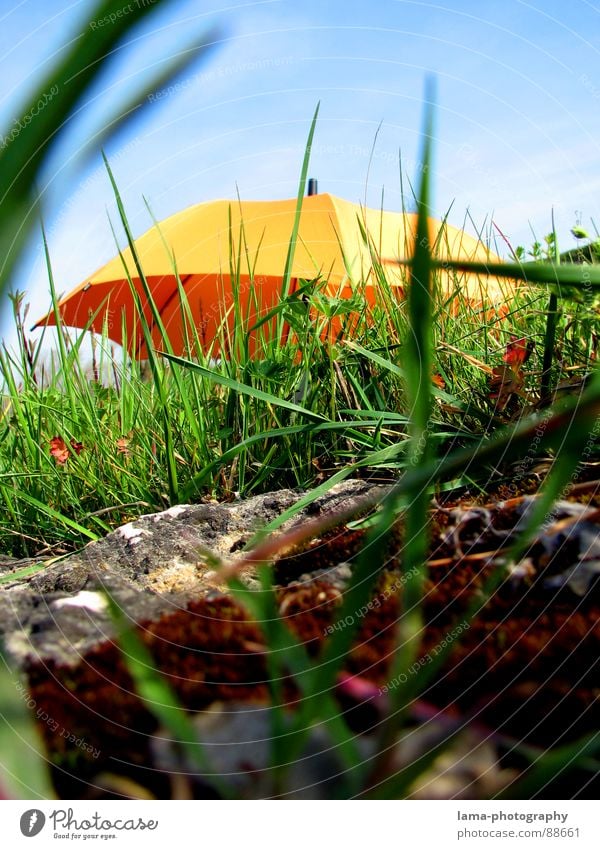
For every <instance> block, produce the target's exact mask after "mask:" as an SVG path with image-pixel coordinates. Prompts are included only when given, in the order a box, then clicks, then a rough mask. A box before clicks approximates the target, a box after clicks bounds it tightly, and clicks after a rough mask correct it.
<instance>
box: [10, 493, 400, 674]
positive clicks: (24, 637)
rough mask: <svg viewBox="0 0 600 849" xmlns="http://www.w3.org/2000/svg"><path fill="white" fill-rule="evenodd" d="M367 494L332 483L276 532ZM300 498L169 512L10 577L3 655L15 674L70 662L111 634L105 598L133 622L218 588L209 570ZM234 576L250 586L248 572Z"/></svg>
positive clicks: (276, 496)
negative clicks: (31, 666) (38, 664)
mask: <svg viewBox="0 0 600 849" xmlns="http://www.w3.org/2000/svg"><path fill="white" fill-rule="evenodd" d="M376 489H381V492H382V493H383V492H384V491H385V488H384V487H380V488H376ZM372 491H373V486H372V485H369V484H368V483H365V482H362V481H347V482H344V483H342V484H338V485H337V486H335V487H333V488H332V489H331V491H330V492H329V493H327V494H325V495H323V496H321V497H319V498H318V499H317V500H316V501H315V502H313V503H312V504H311V505H310V506H309V507H305V508H303V510H302V511H301V512H300V513H299V514H298V516H296V517H293V518H292V519H289V520H288V521H287V522H286V523H285V524H284V525H283V526H282V529H281V531H283V530H285V529H286V528H289V527H290V526H291V525H292V524H294V523H297V522H302V521H303V518H307V517H310V518H312V517H314V516H315V515H320V514H324V513H327V512H328V511H331V510H335V509H338V508H339V507H341V506H342V505H345V506H348V504H349V503H351V501H352V499H356V498H358V497H360V496H363V495H366V494H368V493H370V492H372ZM303 495H304V493H302V492H293V491H291V490H280V491H278V492H271V493H267V494H265V495H259V496H255V497H253V498H249V499H246V500H243V501H242V500H241V501H236V502H232V503H229V504H220V503H216V502H215V503H205V504H195V505H189V504H184V505H178V506H175V507H171V508H169V509H168V510H164V511H162V512H160V513H152V514H149V515H146V516H141V517H139V518H138V519H135V520H133V521H131V522H129V523H127V524H126V525H123V526H121V527H120V528H117V530H115V531H113V532H112V533H110V534H108V535H107V536H106V537H105V538H104V539H101V540H99V541H98V542H91V543H89V544H88V545H87V546H86V547H85V548H84V549H82V550H81V551H79V552H77V553H75V554H73V555H71V556H69V557H67V558H65V559H62V560H59V561H58V562H51V565H49V566H48V567H47V568H45V569H43V570H42V571H40V572H37V573H36V574H34V575H33V576H30V577H25V578H18V577H15V581H14V583H13V582H8V583H6V584H5V585H4V587H3V589H2V591H1V592H0V635H4V637H5V643H6V647H7V649H8V652H9V655H10V656H11V658H12V660H13V662H15V663H16V664H17V666H19V667H23V666H25V664H26V662H27V661H28V660H30V661H31V660H32V659H34V660H35V659H38V660H42V661H45V660H50V659H51V660H53V661H55V662H56V663H58V664H65V663H66V664H74V663H77V662H78V659H79V658H80V657H81V656H82V655H83V654H85V652H86V651H88V650H89V649H91V648H92V647H93V646H95V645H97V644H98V643H100V642H102V641H103V640H105V639H107V638H111V637H112V635H113V633H114V631H113V625H112V621H111V617H110V615H109V613H108V611H107V609H106V607H105V605H104V600H105V596H104V593H105V592H108V593H110V594H111V595H112V596H113V598H115V600H116V601H117V602H118V603H119V604H120V605H121V607H122V609H123V610H125V612H126V614H127V616H128V618H130V619H131V620H132V621H134V622H139V621H143V620H155V619H157V618H158V617H159V616H160V615H161V614H163V613H165V612H168V611H170V610H173V608H174V606H175V607H185V606H186V604H187V603H188V602H189V601H190V600H191V599H193V598H197V597H199V596H201V595H202V594H205V593H207V592H209V591H210V590H214V589H219V588H220V587H219V584H218V583H217V579H216V571H215V567H216V566H217V565H218V563H219V562H225V561H231V560H235V559H236V558H239V557H241V556H242V550H243V549H244V547H245V545H246V543H247V542H248V541H249V540H250V539H251V538H252V537H253V535H254V534H255V533H256V532H257V531H258V530H260V528H262V527H264V526H265V525H266V524H268V523H269V522H271V521H272V520H274V519H275V518H277V517H278V516H280V515H281V513H283V512H284V511H285V510H287V509H288V508H289V507H291V506H292V505H293V504H295V503H296V502H297V501H298V500H299V499H300V498H301V497H302V496H303ZM9 565H12V564H9ZM322 571H323V570H320V573H322ZM338 571H339V570H337V571H336V572H332V581H334V582H335V583H337V584H339V583H340V580H341V579H342V576H345V577H346V578H347V576H348V575H349V571H348V569H347V567H346V568H345V570H344V568H343V569H342V571H341V572H339V574H338ZM243 577H244V579H245V580H246V582H249V583H250V584H251V583H252V580H253V576H252V572H251V570H250V569H246V571H245V573H243ZM308 577H309V576H305V578H308ZM320 577H322V574H320Z"/></svg>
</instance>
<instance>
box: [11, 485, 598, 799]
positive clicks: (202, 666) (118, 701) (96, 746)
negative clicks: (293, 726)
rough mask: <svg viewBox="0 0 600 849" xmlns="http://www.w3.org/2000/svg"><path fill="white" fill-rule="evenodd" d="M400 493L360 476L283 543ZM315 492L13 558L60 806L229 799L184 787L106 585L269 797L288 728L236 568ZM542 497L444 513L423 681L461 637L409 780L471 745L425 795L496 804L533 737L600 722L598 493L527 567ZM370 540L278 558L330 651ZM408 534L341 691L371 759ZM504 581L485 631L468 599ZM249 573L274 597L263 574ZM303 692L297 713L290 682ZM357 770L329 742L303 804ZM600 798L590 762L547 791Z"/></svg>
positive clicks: (318, 756) (242, 773)
mask: <svg viewBox="0 0 600 849" xmlns="http://www.w3.org/2000/svg"><path fill="white" fill-rule="evenodd" d="M385 492H386V487H383V486H373V485H371V484H369V483H367V482H364V481H350V482H346V483H344V484H341V485H339V486H337V487H335V488H334V489H333V490H331V491H330V493H328V494H327V495H325V496H322V497H321V498H320V499H318V500H317V501H316V502H314V503H312V504H311V505H310V506H309V507H307V508H304V509H303V510H302V511H301V512H300V513H299V514H298V515H297V516H296V517H294V518H292V519H290V520H288V521H287V522H286V523H284V525H283V526H282V528H281V529H280V530H279V531H278V532H277V533H278V534H279V538H280V539H281V538H282V537H283V535H284V534H286V532H289V530H290V528H296V529H301V528H303V527H307V525H308V523H310V522H314V520H315V519H319V518H323V517H327V516H331V515H332V514H336V515H337V513H338V512H339V511H340V510H345V511H348V508H352V507H353V508H354V509H355V510H359V507H360V505H361V504H362V505H363V509H362V512H363V513H364V512H365V509H366V502H365V499H366V500H367V501H368V502H369V504H370V505H371V506H372V505H373V504H376V503H377V502H378V501H379V500H380V499H381V497H382V496H383V495H384V494H385ZM300 497H301V493H295V492H292V491H289V490H283V491H280V492H275V493H270V494H267V495H262V496H257V497H255V498H251V499H248V500H247V501H239V502H233V503H230V504H216V503H210V504H199V505H181V506H178V507H173V508H171V509H170V510H167V511H165V512H163V513H157V514H153V515H149V516H144V517H141V518H140V519H137V520H135V521H133V522H131V523H129V524H128V525H125V526H123V527H121V528H119V529H118V530H116V531H114V532H113V533H111V534H110V535H109V536H108V537H106V538H105V539H103V540H101V541H99V542H96V543H91V544H89V545H88V546H86V547H85V548H84V549H83V550H82V551H81V552H79V553H77V554H73V555H71V556H69V557H68V558H64V559H62V560H59V561H58V562H54V563H51V564H50V565H46V566H45V567H44V568H41V569H40V570H39V571H33V570H35V568H36V564H35V563H31V564H22V563H20V564H15V563H10V562H5V563H4V566H3V571H2V578H3V584H2V588H1V589H0V628H1V629H2V633H3V636H4V639H5V645H6V648H7V651H8V654H9V657H10V658H11V660H12V661H13V663H14V664H15V666H16V667H17V668H18V669H19V670H21V671H22V673H23V674H24V675H25V676H26V679H27V682H28V686H29V693H30V697H31V700H32V701H33V704H34V705H35V712H36V715H37V716H38V721H39V725H40V729H41V731H42V733H43V735H44V738H45V741H46V745H47V747H48V751H49V753H50V757H51V759H52V762H53V764H54V780H55V784H56V787H57V790H58V792H59V793H60V795H61V796H63V797H70V798H74V797H79V796H82V797H89V796H93V795H98V794H100V795H108V796H110V795H117V796H118V795H123V794H125V795H127V794H128V793H131V794H133V795H135V794H136V793H137V794H138V795H143V794H144V793H148V794H154V795H156V796H159V797H165V796H172V795H175V796H177V797H186V796H192V797H193V796H195V797H202V796H205V795H210V794H211V793H213V792H214V788H212V787H211V786H209V784H210V783H209V784H207V783H206V781H199V780H197V779H194V778H193V777H190V776H189V775H187V776H186V775H185V773H187V772H193V770H191V769H190V768H189V767H190V765H189V764H186V763H185V757H184V756H182V755H181V754H180V753H178V752H177V751H176V750H175V749H174V748H173V746H172V745H170V744H168V743H167V742H166V741H165V739H164V735H162V734H161V729H160V727H159V726H158V723H157V720H156V719H155V718H154V717H153V716H151V715H150V714H149V713H148V712H147V710H146V709H145V708H144V706H143V705H142V703H141V702H140V700H139V699H138V698H137V696H136V695H135V693H134V688H133V684H132V681H131V678H130V676H129V674H128V672H127V669H126V667H125V665H124V663H123V661H122V658H121V655H120V652H119V649H118V648H117V646H116V644H115V631H114V627H115V626H114V624H113V620H112V619H111V616H110V614H109V611H108V609H107V603H106V597H105V591H108V592H109V593H110V594H111V595H112V596H113V598H115V600H116V601H117V602H118V603H119V605H120V606H121V608H122V609H123V610H124V611H125V612H126V614H127V616H128V617H129V618H130V619H131V621H132V622H135V623H138V625H139V633H140V634H141V635H142V637H143V640H144V642H145V644H146V646H147V647H148V649H149V650H150V652H151V654H152V656H153V658H154V661H155V663H156V665H157V667H158V668H159V669H160V670H161V671H162V672H163V673H164V674H166V675H167V677H168V680H169V681H170V683H171V684H172V686H173V687H174V689H175V690H176V691H177V694H178V696H179V698H180V700H181V702H182V703H183V704H184V705H185V706H186V707H188V708H189V709H190V710H193V711H195V712H197V716H196V719H195V722H196V724H197V726H198V733H199V736H200V738H201V739H203V740H204V741H205V742H207V743H208V744H209V748H210V747H212V751H213V753H214V754H215V757H216V766H215V769H218V771H220V772H223V773H235V778H233V779H231V780H232V782H233V785H234V787H235V792H236V793H237V794H238V795H242V796H253V797H257V796H258V797H262V796H265V795H270V789H269V783H268V780H269V776H268V772H267V771H266V769H265V768H266V764H267V757H268V747H267V746H266V745H265V744H264V742H263V743H262V744H261V743H260V741H261V740H262V741H264V740H265V739H266V738H268V735H269V725H268V715H267V711H266V710H265V706H266V703H267V696H268V692H267V686H266V683H265V679H266V655H267V651H268V649H267V646H266V645H265V638H264V635H263V633H262V631H261V628H260V625H259V624H257V623H256V622H254V621H253V620H252V618H251V617H250V615H249V614H248V613H247V612H246V611H245V610H244V608H243V607H242V606H241V605H240V603H239V602H237V601H235V600H234V599H233V597H232V596H231V594H230V593H229V592H228V591H227V588H226V586H225V585H224V583H223V582H222V580H221V578H220V575H219V572H218V567H219V563H222V562H228V563H229V562H235V561H236V559H237V560H238V562H241V561H242V559H243V558H244V556H245V555H244V551H243V549H244V546H245V545H246V543H247V542H248V541H249V540H250V539H251V538H252V536H253V535H254V533H255V532H256V531H257V530H259V529H260V527H262V526H264V525H265V524H266V523H267V522H269V521H271V520H273V519H274V518H276V517H277V516H279V515H281V513H282V512H283V511H285V510H287V509H288V508H290V507H291V506H292V505H293V504H295V503H296V501H297V500H298V499H299V498H300ZM531 503H532V499H531V497H522V498H513V499H509V500H504V501H503V500H502V499H501V498H499V499H496V500H495V501H494V502H492V503H490V504H482V503H475V502H473V501H471V500H469V499H466V498H463V499H462V500H461V499H455V500H454V501H453V502H452V503H450V502H446V503H445V504H444V505H437V506H436V507H435V508H434V510H433V511H432V517H431V518H432V543H431V550H430V554H429V565H428V579H427V583H426V587H425V593H426V594H425V601H424V615H425V620H426V627H425V629H424V636H423V644H422V650H421V657H420V659H419V661H418V664H419V666H418V667H416V668H414V669H412V670H407V673H406V674H407V675H417V674H418V670H419V668H423V667H426V666H427V665H428V664H429V663H430V662H431V660H432V658H434V657H436V654H437V653H438V652H439V650H440V646H443V645H446V644H447V643H448V641H450V642H452V643H453V652H452V654H451V655H450V657H449V660H447V662H446V663H445V665H444V667H443V669H442V670H441V671H440V672H438V673H436V675H435V676H434V679H433V680H432V682H431V683H430V684H429V685H428V686H427V688H426V690H425V691H424V692H423V693H421V695H420V698H419V699H418V700H417V701H416V702H414V703H413V704H412V705H411V706H410V709H409V712H408V725H407V728H406V729H405V731H404V733H403V737H402V739H401V740H400V741H399V743H398V744H397V752H396V753H395V755H394V759H392V768H394V769H400V768H401V767H402V764H406V763H408V762H410V759H411V758H415V757H418V755H419V753H420V752H421V753H422V752H423V751H426V750H427V748H428V747H431V746H432V745H434V741H435V739H438V738H439V735H440V734H444V733H445V734H447V733H448V729H451V730H452V733H454V732H456V742H455V744H454V745H453V746H452V747H451V748H450V749H448V750H447V751H446V752H445V754H444V755H443V756H441V757H440V758H439V759H438V761H436V763H435V764H434V766H433V767H432V768H431V770H430V771H429V772H428V773H427V774H426V775H425V776H424V777H422V778H421V779H419V781H418V782H417V783H416V784H415V785H414V786H413V787H412V789H411V793H412V795H413V796H417V797H419V796H420V797H423V798H432V797H443V798H451V797H457V796H458V797H463V798H488V797H489V796H491V795H494V794H496V793H498V792H500V791H501V790H502V789H503V788H505V787H507V786H509V785H510V782H511V781H514V779H515V777H516V776H518V775H519V773H520V771H522V769H523V767H524V765H525V763H526V760H525V757H524V755H523V745H525V746H527V747H529V748H528V751H531V750H539V751H543V750H544V749H546V748H548V747H550V746H555V745H566V744H567V743H569V742H572V741H575V740H578V739H580V738H581V737H582V736H583V735H585V734H587V733H591V732H596V731H597V729H598V724H599V722H598V720H599V711H598V707H599V696H600V689H599V681H600V679H599V676H598V658H599V657H600V651H599V649H600V616H599V613H600V599H599V595H598V587H599V583H598V580H597V577H598V574H600V525H599V518H600V511H599V510H598V509H597V507H596V495H595V489H594V487H593V486H588V487H587V489H585V491H584V492H582V493H579V494H578V497H576V498H575V497H572V498H567V499H566V500H564V501H561V502H559V504H558V505H557V508H556V510H555V511H554V513H553V515H552V517H551V518H550V519H549V521H548V522H547V523H546V524H545V526H544V527H543V528H542V529H540V533H539V535H538V539H537V540H536V542H535V543H534V544H533V546H532V547H531V548H530V550H529V551H528V552H527V553H526V556H524V557H522V558H521V559H520V560H519V562H518V563H510V562H509V561H508V560H507V558H506V556H505V555H506V551H507V548H508V546H509V545H510V543H511V541H512V539H513V538H514V536H515V533H516V532H517V531H518V529H519V527H520V526H521V525H522V523H523V521H524V518H525V517H526V515H527V511H528V510H529V509H530V508H531ZM364 533H365V532H364V530H363V529H361V528H360V527H356V525H355V524H351V525H350V527H349V526H348V523H347V516H346V518H345V520H344V521H341V522H335V521H334V522H333V527H331V528H329V529H328V530H325V531H323V532H322V533H320V534H318V535H316V536H310V535H309V538H308V539H307V540H305V541H304V542H301V543H298V542H297V543H296V544H294V546H292V547H291V548H290V546H289V545H288V546H287V547H286V548H285V549H284V550H283V551H281V552H280V553H279V554H278V555H277V556H276V558H275V563H274V570H275V579H276V584H277V602H278V604H279V612H280V614H281V615H282V616H283V617H285V619H286V621H287V623H288V624H289V627H290V628H291V630H292V631H293V632H294V633H295V634H296V635H297V636H298V638H299V639H300V640H301V641H302V642H303V643H304V644H305V645H306V647H307V649H308V651H309V652H310V653H311V654H312V655H313V656H314V657H318V655H319V652H320V651H321V650H322V647H323V645H324V644H325V642H326V640H327V638H328V634H329V633H331V629H332V628H333V627H335V625H336V613H337V612H339V607H340V604H341V601H342V597H343V592H344V589H345V587H346V586H347V584H348V581H349V578H350V576H351V574H352V567H353V562H354V560H355V558H356V555H357V553H358V551H359V550H360V548H361V545H362V543H363V541H364ZM297 535H298V534H297ZM401 537H402V528H401V522H400V524H399V526H398V529H397V538H396V540H395V548H394V549H393V550H392V552H391V554H392V557H391V558H390V560H389V562H388V563H387V564H386V566H385V568H384V570H383V572H382V575H381V578H380V580H379V583H378V585H377V588H376V591H375V595H374V597H373V604H372V605H370V606H369V608H368V609H365V610H363V611H357V612H356V615H357V617H358V618H359V619H360V630H359V635H358V638H357V640H356V644H355V647H354V649H353V651H352V654H351V656H350V659H349V661H348V663H347V665H346V669H345V670H344V671H343V673H342V674H341V675H340V678H339V681H338V692H337V694H336V697H337V698H338V701H339V704H340V710H341V711H343V712H344V715H345V716H346V719H347V720H348V722H349V724H350V726H351V727H352V728H353V730H354V731H355V733H356V735H357V741H358V743H359V749H360V752H361V756H362V757H364V758H365V759H367V758H369V757H370V755H371V754H372V753H373V750H374V739H375V734H374V729H376V727H377V725H378V723H379V722H380V720H381V718H382V717H383V716H385V713H386V709H387V707H388V704H389V698H390V691H391V690H392V689H393V688H394V687H396V686H398V682H394V681H393V680H390V671H389V670H390V658H391V656H392V653H393V649H394V645H395V642H394V640H395V633H396V630H395V626H396V624H397V622H398V619H399V616H400V615H401V613H402V588H403V585H404V584H403V581H404V579H403V572H402V543H401ZM498 569H500V570H502V571H503V575H502V577H503V580H502V581H501V583H500V586H499V588H498V589H497V591H496V592H495V593H494V595H493V597H492V598H491V600H490V601H489V602H488V603H487V604H485V606H484V607H483V608H482V610H481V611H480V613H479V614H478V615H477V616H476V617H475V618H473V619H471V618H470V617H469V615H468V610H467V609H468V607H469V605H470V604H471V603H472V602H473V600H474V599H475V600H476V599H477V598H478V594H479V596H480V597H481V598H483V596H482V595H481V593H482V588H483V586H484V583H485V581H486V578H488V577H489V576H490V574H491V573H492V572H493V571H495V570H498ZM32 571H33V574H32V573H31V572H32ZM241 576H242V578H243V580H244V581H245V582H246V583H247V585H248V586H250V587H256V577H255V574H254V569H253V566H252V564H251V563H248V562H245V565H244V566H243V568H242V569H241ZM286 695H287V697H288V698H289V699H290V702H293V699H294V697H295V692H294V688H293V685H292V684H291V683H289V682H288V686H287V690H286ZM58 729H63V731H64V733H62V731H61V732H59V731H58ZM436 735H437V737H436ZM182 757H183V760H182ZM339 770H340V764H339V760H338V758H337V757H336V755H335V752H334V751H332V750H331V747H330V746H329V745H328V743H327V740H326V739H324V737H323V735H322V734H319V733H317V732H315V733H314V734H313V735H312V737H311V739H310V741H309V746H308V750H307V752H306V753H305V757H304V759H303V762H302V764H301V765H297V766H296V767H295V768H294V770H292V773H291V775H290V778H289V784H288V786H287V788H286V792H287V793H288V794H289V795H293V796H295V797H300V796H303V795H304V796H307V795H308V796H309V797H314V796H321V797H324V798H329V797H330V796H331V795H332V794H333V793H334V784H335V778H334V777H335V775H336V774H337V772H339ZM590 779H592V781H591V783H590ZM565 781H566V783H565ZM132 782H134V783H133V784H132ZM596 784H597V779H596ZM132 787H133V788H134V790H131V788H132ZM127 788H129V791H128V790H127ZM135 788H137V789H135ZM303 788H304V789H303ZM306 788H308V789H306ZM597 790H598V788H597V786H595V784H594V780H593V775H592V776H591V775H590V773H589V771H586V770H585V769H582V770H580V771H578V772H576V773H571V774H570V775H569V777H568V780H563V779H561V778H560V777H559V778H557V779H556V780H555V781H554V782H553V783H551V784H550V785H549V786H548V788H547V790H546V795H548V796H556V797H558V798H561V797H565V794H566V795H567V796H569V797H571V796H572V795H573V794H574V792H579V793H580V795H583V796H586V795H589V794H592V795H593V794H594V793H596V792H597Z"/></svg>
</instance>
